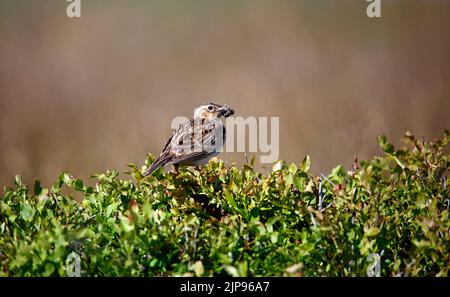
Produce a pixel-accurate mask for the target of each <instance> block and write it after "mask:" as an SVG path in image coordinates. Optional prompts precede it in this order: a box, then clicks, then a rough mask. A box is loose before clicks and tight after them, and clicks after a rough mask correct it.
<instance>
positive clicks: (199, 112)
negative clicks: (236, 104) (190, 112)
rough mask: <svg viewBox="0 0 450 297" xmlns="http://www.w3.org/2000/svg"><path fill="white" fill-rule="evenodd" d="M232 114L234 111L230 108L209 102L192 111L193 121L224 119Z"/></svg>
mask: <svg viewBox="0 0 450 297" xmlns="http://www.w3.org/2000/svg"><path fill="white" fill-rule="evenodd" d="M233 114H234V110H233V109H231V108H230V107H228V106H226V105H220V104H217V103H212V102H210V103H208V104H204V105H202V106H200V107H197V108H196V109H195V110H194V119H207V120H213V119H216V118H220V117H224V118H226V117H229V116H230V115H233Z"/></svg>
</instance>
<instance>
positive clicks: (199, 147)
mask: <svg viewBox="0 0 450 297" xmlns="http://www.w3.org/2000/svg"><path fill="white" fill-rule="evenodd" d="M233 114H234V110H233V109H231V108H230V107H228V106H226V105H220V104H217V103H208V104H205V105H201V106H200V107H198V108H196V109H195V110H194V116H193V118H192V119H191V120H190V121H189V122H186V123H183V124H181V125H180V126H178V128H177V129H176V130H175V131H174V132H173V134H172V136H171V137H170V138H169V139H168V140H167V142H166V144H165V145H164V148H163V149H162V151H161V154H160V155H159V157H158V158H157V159H156V160H155V162H153V164H152V165H151V166H150V167H149V168H148V169H147V171H146V172H145V173H144V176H147V175H150V174H152V173H153V172H154V171H155V170H157V169H158V168H160V167H162V166H165V165H173V166H174V168H175V171H178V166H179V165H187V166H201V165H204V164H206V163H207V162H208V161H209V159H211V158H212V157H215V156H217V155H218V154H219V153H220V151H221V150H222V147H223V144H224V143H225V139H226V138H225V137H226V130H225V126H224V124H223V123H222V121H221V117H224V118H226V117H229V116H231V115H233Z"/></svg>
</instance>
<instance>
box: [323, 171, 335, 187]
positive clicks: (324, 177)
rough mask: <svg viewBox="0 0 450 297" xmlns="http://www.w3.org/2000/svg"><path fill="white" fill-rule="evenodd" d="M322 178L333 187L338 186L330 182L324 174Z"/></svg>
mask: <svg viewBox="0 0 450 297" xmlns="http://www.w3.org/2000/svg"><path fill="white" fill-rule="evenodd" d="M320 176H321V177H322V178H323V179H325V180H326V181H327V182H329V183H330V184H331V185H332V186H333V187H336V185H335V184H334V183H333V182H332V181H331V180H329V179H328V178H327V177H326V176H325V175H324V174H322V173H321V174H320Z"/></svg>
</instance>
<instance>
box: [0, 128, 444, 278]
mask: <svg viewBox="0 0 450 297" xmlns="http://www.w3.org/2000/svg"><path fill="white" fill-rule="evenodd" d="M405 140H406V142H407V147H406V148H402V149H397V150H396V149H395V148H394V147H393V146H392V145H391V144H389V143H388V142H387V141H386V138H385V137H380V138H379V143H380V145H381V147H382V149H383V151H384V155H383V156H381V157H374V158H373V159H371V160H368V161H362V162H361V163H358V161H357V160H355V162H354V164H353V166H352V169H351V170H349V171H346V170H344V168H343V167H342V166H338V167H336V168H334V169H333V170H332V172H331V174H329V175H328V176H323V175H320V176H313V175H311V174H310V173H308V171H309V168H310V159H309V157H306V158H305V159H304V161H303V162H302V163H301V164H299V165H295V164H286V163H285V162H282V161H279V162H277V163H276V164H274V166H273V171H272V172H271V173H270V174H268V175H264V174H261V173H258V172H255V171H254V169H253V165H254V160H252V162H250V163H249V164H245V165H243V167H242V169H238V168H237V167H236V166H234V165H232V166H230V167H226V166H224V163H223V161H221V160H216V161H211V162H209V164H208V165H207V166H205V167H204V168H202V169H201V171H197V170H195V169H193V168H182V169H181V172H180V174H179V175H178V176H177V175H175V174H174V173H167V174H165V173H163V171H162V170H161V169H159V170H158V171H157V172H156V173H155V174H154V175H153V176H151V177H148V178H146V179H144V178H143V176H142V174H141V170H140V169H139V168H137V166H135V165H133V164H131V165H130V168H131V171H130V172H129V173H128V174H129V175H130V176H131V178H132V180H121V179H119V178H118V172H117V171H113V172H107V173H105V174H97V175H94V176H93V180H94V181H95V186H94V187H89V186H86V185H85V184H84V183H83V181H81V180H79V179H74V178H73V177H71V176H70V175H69V174H67V173H64V174H61V176H60V177H59V179H58V180H57V181H56V183H55V184H54V185H53V187H52V188H51V189H46V188H43V187H42V186H41V184H40V183H39V182H38V181H36V182H35V184H34V187H33V188H29V187H28V186H26V185H24V184H23V183H22V181H21V179H20V177H19V176H17V177H16V179H15V187H14V188H5V189H4V193H3V197H1V198H0V232H1V237H0V275H3V276H54V275H60V276H65V275H67V267H69V265H70V264H71V263H72V262H70V261H69V260H71V259H72V258H71V255H76V256H77V257H79V259H80V262H79V263H80V268H81V275H82V276H118V275H122V276H161V275H171V276H175V275H197V276H210V275H212V276H220V275H232V276H281V275H284V276H287V275H295V276H298V275H302V276H365V275H367V273H369V274H370V273H372V274H375V275H381V276H448V272H449V267H450V248H449V236H450V234H449V233H450V229H449V227H450V225H449V221H448V215H449V199H450V197H449V182H448V180H447V179H446V177H447V176H448V172H449V167H450V156H449V152H448V143H449V141H450V133H449V132H448V131H445V136H444V138H442V139H441V140H438V141H436V142H430V143H425V142H423V141H419V140H416V139H415V138H414V137H413V136H412V135H410V134H407V135H406V137H405ZM152 160H153V157H152V156H149V157H148V158H147V165H148V164H150V163H151V162H152ZM67 189H71V190H72V191H76V192H79V193H81V194H82V195H83V197H84V200H83V201H82V202H81V203H77V202H76V201H75V200H74V199H73V198H71V197H70V196H69V197H68V196H67V195H63V194H62V191H63V192H65V191H67ZM377 259H380V261H379V263H378V264H379V265H378V266H379V268H380V270H379V272H378V271H377V269H376V268H373V267H376V266H377V261H376V260H377Z"/></svg>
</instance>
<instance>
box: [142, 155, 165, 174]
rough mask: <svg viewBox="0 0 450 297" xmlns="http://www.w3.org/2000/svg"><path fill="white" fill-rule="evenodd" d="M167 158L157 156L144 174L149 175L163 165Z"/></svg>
mask: <svg viewBox="0 0 450 297" xmlns="http://www.w3.org/2000/svg"><path fill="white" fill-rule="evenodd" d="M167 161H168V160H167V158H158V159H157V160H156V161H155V162H153V164H152V165H150V167H149V168H148V169H147V171H146V172H145V173H144V176H147V175H150V174H152V173H153V172H155V171H156V170H157V169H158V168H159V167H161V166H164V165H165V164H166V163H167Z"/></svg>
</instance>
